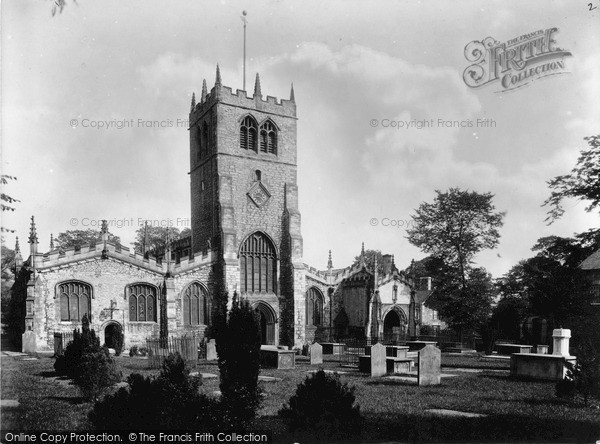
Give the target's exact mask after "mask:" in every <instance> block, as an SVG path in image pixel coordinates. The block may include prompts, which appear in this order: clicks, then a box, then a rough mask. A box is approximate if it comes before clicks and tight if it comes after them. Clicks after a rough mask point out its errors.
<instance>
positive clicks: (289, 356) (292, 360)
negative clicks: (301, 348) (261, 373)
mask: <svg viewBox="0 0 600 444" xmlns="http://www.w3.org/2000/svg"><path fill="white" fill-rule="evenodd" d="M260 366H261V368H276V369H278V370H288V369H293V368H294V367H295V366H296V352H295V351H294V350H280V349H277V348H267V347H265V346H261V348H260Z"/></svg>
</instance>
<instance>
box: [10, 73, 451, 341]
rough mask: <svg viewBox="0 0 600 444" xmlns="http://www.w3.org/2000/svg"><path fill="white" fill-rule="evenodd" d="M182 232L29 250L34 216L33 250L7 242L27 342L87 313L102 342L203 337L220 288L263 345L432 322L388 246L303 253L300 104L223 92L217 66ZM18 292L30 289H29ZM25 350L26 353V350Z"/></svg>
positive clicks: (195, 130)
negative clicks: (376, 252)
mask: <svg viewBox="0 0 600 444" xmlns="http://www.w3.org/2000/svg"><path fill="white" fill-rule="evenodd" d="M189 124H190V127H189V133H190V171H189V176H190V196H191V237H189V238H185V239H180V240H178V241H176V242H170V243H168V245H167V250H166V251H165V252H164V254H163V257H162V258H161V257H158V258H157V257H151V256H149V255H144V254H142V253H139V252H135V251H130V250H129V249H128V248H126V247H124V246H121V245H119V244H115V243H113V242H109V241H108V228H107V226H106V224H104V226H103V228H102V239H101V240H99V241H98V242H96V243H95V244H94V245H89V246H82V247H80V248H71V249H66V250H64V251H63V250H60V249H52V248H51V249H50V251H48V252H45V253H43V252H40V251H39V250H38V238H37V233H36V225H35V221H34V218H33V217H32V222H31V227H30V233H29V249H30V254H29V257H28V259H27V260H25V261H24V260H23V259H22V256H21V253H20V251H19V246H18V240H17V246H16V259H15V269H16V275H17V276H16V283H15V287H13V291H15V292H18V291H21V292H22V293H23V295H22V298H23V299H24V307H23V318H24V319H23V331H28V332H32V333H28V337H29V338H30V339H29V340H28V341H27V345H25V343H24V347H27V348H29V349H34V350H36V351H43V350H52V349H53V345H54V344H53V342H54V333H56V332H62V333H66V332H72V331H73V330H74V329H75V328H78V327H80V326H81V318H82V317H83V315H85V314H87V315H89V316H90V317H91V326H92V328H94V329H95V330H96V332H97V333H98V334H99V337H100V340H101V341H103V342H104V343H106V344H107V345H109V346H110V345H111V344H112V341H113V338H114V334H115V332H117V331H118V330H122V331H123V333H124V338H125V348H128V347H130V346H132V345H144V344H145V340H146V339H147V338H149V337H157V336H158V335H159V332H160V331H161V328H162V329H163V331H167V332H168V334H169V335H171V336H181V335H186V334H187V335H189V334H194V335H198V336H200V337H201V338H207V337H210V336H211V325H212V323H213V317H214V315H213V309H214V307H215V305H216V302H217V301H218V298H226V297H228V298H231V296H232V295H233V294H234V293H237V294H238V295H239V296H240V297H241V298H244V299H247V300H248V301H249V302H250V304H251V305H252V307H253V308H254V309H255V310H256V311H257V313H258V314H259V316H260V324H261V336H262V342H263V343H264V344H275V345H286V346H290V347H295V348H299V347H302V346H303V345H304V344H306V343H308V342H312V341H314V340H321V341H323V340H328V341H331V340H334V339H339V338H345V337H358V338H364V337H367V338H375V337H377V338H392V339H393V338H396V339H397V338H402V337H406V336H409V335H415V334H418V330H419V326H420V325H422V324H427V325H432V326H437V327H438V328H439V326H440V325H442V324H441V323H440V321H439V320H437V317H436V313H435V311H433V310H430V309H429V308H427V307H425V305H424V302H425V300H426V299H427V298H428V297H429V295H430V294H431V292H432V286H431V282H429V283H428V284H427V285H425V286H424V287H419V286H418V285H416V284H415V283H414V282H413V280H411V279H410V277H409V276H407V275H406V273H403V272H400V271H399V270H398V268H396V266H395V264H394V261H393V257H392V256H390V255H384V256H383V267H382V270H383V271H382V272H381V273H379V272H378V268H379V267H378V266H377V265H376V266H375V267H369V266H367V264H366V261H365V255H364V246H363V251H362V253H361V256H360V257H361V261H360V263H358V264H357V265H355V266H351V267H347V268H344V269H334V268H333V265H332V261H331V252H330V256H329V264H328V268H327V270H316V269H315V268H313V267H310V266H308V265H306V264H304V263H303V260H302V235H301V218H300V212H299V210H298V185H297V145H296V141H297V140H296V139H297V137H296V125H297V116H296V102H295V98H294V90H293V86H292V89H291V93H290V98H289V99H287V100H286V99H281V100H278V99H277V98H275V97H272V96H266V97H263V95H262V92H261V85H260V79H259V77H258V75H257V77H256V83H255V87H254V94H253V95H252V96H251V97H249V96H248V95H247V93H246V91H243V90H236V91H235V92H233V91H232V89H231V88H230V87H227V86H224V85H223V84H222V82H221V75H220V72H219V68H218V66H217V71H216V80H215V84H214V86H213V87H212V89H211V90H210V91H208V89H207V86H206V81H204V82H203V85H202V93H201V96H200V98H199V100H198V103H196V99H195V96H193V97H192V104H191V110H190V115H189ZM25 293H26V295H25ZM28 351H31V350H28Z"/></svg>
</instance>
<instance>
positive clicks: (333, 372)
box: [306, 370, 348, 375]
mask: <svg viewBox="0 0 600 444" xmlns="http://www.w3.org/2000/svg"><path fill="white" fill-rule="evenodd" d="M318 371H319V370H309V371H307V372H306V373H317V372H318ZM323 371H324V372H325V373H330V374H332V375H333V374H335V373H337V374H338V375H345V374H347V373H348V372H339V371H337V370H323Z"/></svg>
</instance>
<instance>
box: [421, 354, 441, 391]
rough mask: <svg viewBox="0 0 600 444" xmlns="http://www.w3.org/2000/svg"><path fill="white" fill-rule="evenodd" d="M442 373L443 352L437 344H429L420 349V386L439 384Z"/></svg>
mask: <svg viewBox="0 0 600 444" xmlns="http://www.w3.org/2000/svg"><path fill="white" fill-rule="evenodd" d="M441 373H442V352H441V350H440V349H439V348H437V347H436V346H435V345H432V344H427V345H426V346H425V347H423V348H422V349H421V350H419V372H418V376H417V379H418V381H419V386H424V385H439V384H440V382H441V376H440V375H441Z"/></svg>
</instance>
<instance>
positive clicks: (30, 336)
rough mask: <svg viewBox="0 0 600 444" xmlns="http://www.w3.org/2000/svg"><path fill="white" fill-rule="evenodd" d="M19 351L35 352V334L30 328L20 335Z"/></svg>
mask: <svg viewBox="0 0 600 444" xmlns="http://www.w3.org/2000/svg"><path fill="white" fill-rule="evenodd" d="M21 345H22V347H21V351H22V352H23V353H35V334H34V333H33V331H31V330H27V331H26V332H25V333H23V335H22V342H21Z"/></svg>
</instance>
